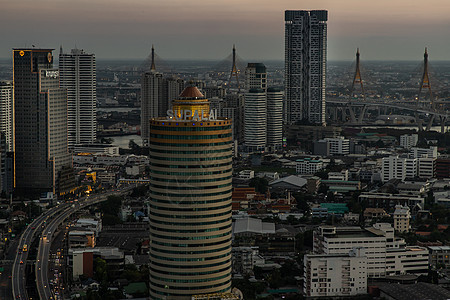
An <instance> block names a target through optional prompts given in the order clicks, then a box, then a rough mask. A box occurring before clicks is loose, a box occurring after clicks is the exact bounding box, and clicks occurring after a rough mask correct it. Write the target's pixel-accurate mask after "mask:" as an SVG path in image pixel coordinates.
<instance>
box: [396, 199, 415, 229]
mask: <svg viewBox="0 0 450 300" xmlns="http://www.w3.org/2000/svg"><path fill="white" fill-rule="evenodd" d="M393 217H394V229H395V230H396V231H398V232H408V231H409V219H410V218H411V213H410V212H409V207H408V206H402V205H396V206H395V211H394V213H393Z"/></svg>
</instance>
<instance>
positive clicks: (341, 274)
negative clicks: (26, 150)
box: [303, 248, 367, 297]
mask: <svg viewBox="0 0 450 300" xmlns="http://www.w3.org/2000/svg"><path fill="white" fill-rule="evenodd" d="M303 263H304V274H305V280H304V282H303V292H304V294H305V295H306V297H344V296H355V295H359V294H366V293H367V257H366V255H365V249H364V248H353V249H352V250H350V251H349V253H348V254H346V255H345V254H333V255H320V254H306V255H305V256H304V260H303Z"/></svg>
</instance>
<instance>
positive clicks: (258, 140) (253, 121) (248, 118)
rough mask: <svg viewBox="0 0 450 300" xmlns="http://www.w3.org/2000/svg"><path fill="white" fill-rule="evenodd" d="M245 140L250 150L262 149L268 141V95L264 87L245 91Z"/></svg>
mask: <svg viewBox="0 0 450 300" xmlns="http://www.w3.org/2000/svg"><path fill="white" fill-rule="evenodd" d="M244 124H245V125H244V141H245V146H246V147H247V149H248V150H249V151H261V150H264V149H265V147H266V142H267V97H266V93H265V91H264V90H262V89H250V90H249V91H248V92H247V93H245V104H244Z"/></svg>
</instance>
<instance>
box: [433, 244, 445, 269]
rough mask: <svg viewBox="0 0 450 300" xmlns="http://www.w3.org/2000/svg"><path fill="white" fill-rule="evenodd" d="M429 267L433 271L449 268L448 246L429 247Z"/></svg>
mask: <svg viewBox="0 0 450 300" xmlns="http://www.w3.org/2000/svg"><path fill="white" fill-rule="evenodd" d="M428 251H429V252H430V265H431V266H432V267H433V268H435V269H441V268H443V269H449V268H450V246H429V247H428Z"/></svg>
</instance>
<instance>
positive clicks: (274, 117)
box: [266, 87, 283, 150]
mask: <svg viewBox="0 0 450 300" xmlns="http://www.w3.org/2000/svg"><path fill="white" fill-rule="evenodd" d="M266 94H267V146H268V147H269V148H270V149H273V150H278V149H281V148H282V146H283V91H282V90H281V89H279V88H274V87H269V88H268V89H267V93H266Z"/></svg>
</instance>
